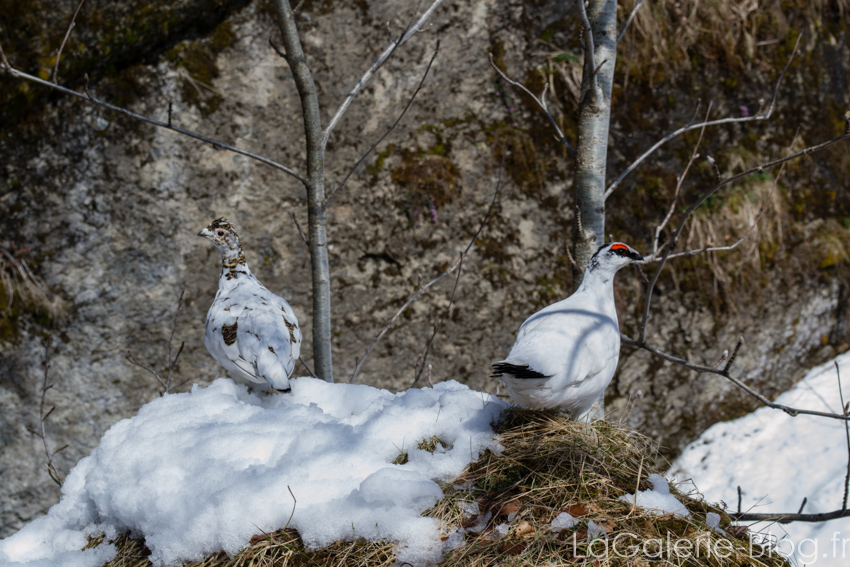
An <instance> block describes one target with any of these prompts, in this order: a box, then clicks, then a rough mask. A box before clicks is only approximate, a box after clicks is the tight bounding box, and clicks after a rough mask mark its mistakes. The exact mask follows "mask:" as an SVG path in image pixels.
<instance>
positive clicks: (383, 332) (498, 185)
mask: <svg viewBox="0 0 850 567" xmlns="http://www.w3.org/2000/svg"><path fill="white" fill-rule="evenodd" d="M503 166H504V161H503V162H502V164H500V166H499V177H498V180H497V182H496V191H495V193H493V200H492V201H491V202H490V208H489V209H487V214H486V215H484V219H483V220H482V221H481V224H480V225H479V226H478V230H476V231H475V234H474V235H473V236H472V240H470V241H469V245H467V247H466V249H465V250H464V251H463V252H462V253H461V254H460V256H459V257H458V259H457V261H456V262H455V263H454V264H452V266H451V267H450V268H449V269H448V270H446V271H445V272H443V273H442V274H440V275H439V276H437V277H436V278H434V279H432V280H431V281H430V282H428V283H426V284H425V285H423V286H421V287H420V288H419V289H417V290H416V292H415V293H414V294H413V295H411V296H410V297H409V298H408V300H407V301H406V302H405V303H404V305H402V306H401V309H399V310H398V311H396V314H395V315H393V317H392V319H390V320H389V321H388V322H387V324H386V325H384V328H383V329H381V332H380V333H378V336H377V337H375V340H374V341H372V344H371V345H369V348H368V349H366V353H365V354H364V355H363V358H361V359H359V360H358V361H357V363H356V365H355V366H354V372H352V373H351V378H350V379H349V380H348V383H349V384H352V383H354V379H355V378H357V374H358V373H359V372H360V368H362V367H363V363H364V362H365V361H366V359H367V358H368V357H369V354H370V353H371V352H372V350H374V348H375V345H377V344H378V342H379V341H380V340H381V339H382V338H383V337H384V335H386V334H387V331H389V330H390V328H391V327H392V326H393V323H395V321H396V319H398V318H399V316H400V315H401V314H402V313H404V311H405V310H406V309H407V308H408V307H409V306H410V304H411V303H413V302H414V301H415V300H416V298H417V297H419V296H420V295H421V294H422V292H424V291H425V290H426V289H428V288H429V287H431V286H432V285H434V284H435V283H437V282H438V281H440V280H441V279H443V278H444V277H446V276H447V275H449V274H451V273H452V272H454V271H455V270H456V269H457V268H458V267H459V266H460V264H461V262H462V261H463V258H464V256H466V255H467V254H468V253H469V251H470V249H472V247H473V246H474V245H475V241H476V240H477V239H478V235H480V234H481V231H482V229H483V228H484V225H486V224H487V221H488V220H490V217H491V216H492V215H493V209H494V207H495V206H496V199H497V198H498V197H499V191H500V190H501V187H502V170H503ZM455 285H457V282H455ZM452 296H454V292H452ZM420 357H421V355H420ZM418 363H419V361H418V360H417V366H416V367H417V368H418Z"/></svg>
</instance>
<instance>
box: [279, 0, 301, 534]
mask: <svg viewBox="0 0 850 567" xmlns="http://www.w3.org/2000/svg"><path fill="white" fill-rule="evenodd" d="M301 1H302V2H303V1H304V0H301ZM300 5H301V3H300V2H299V3H298V6H300ZM298 6H296V8H297V7H298ZM286 489H287V490H288V491H289V494H290V496H292V513H291V514H289V519H288V520H286V525H285V526H283V529H284V530H285V529H286V528H288V527H289V522H291V521H292V517H293V516H295V506H297V505H298V499H297V498H295V494H294V493H293V492H292V489H291V488H290V487H289V485H288V484H287V485H286Z"/></svg>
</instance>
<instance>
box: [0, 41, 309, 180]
mask: <svg viewBox="0 0 850 567" xmlns="http://www.w3.org/2000/svg"><path fill="white" fill-rule="evenodd" d="M0 56H2V58H3V64H4V65H5V66H6V71H7V72H8V73H10V74H11V75H12V76H13V77H15V78H19V79H24V80H27V81H30V82H33V83H38V84H39V85H43V86H46V87H50V88H51V89H54V90H57V91H59V92H61V93H65V94H67V95H71V96H74V97H77V98H81V99H83V100H87V101H89V102H91V103H93V104H96V105H97V106H102V107H103V108H107V109H109V110H112V111H114V112H117V113H119V114H123V115H125V116H129V117H130V118H133V119H135V120H139V121H141V122H147V123H148V124H153V125H154V126H159V127H160V128H165V129H166V130H171V131H172V132H177V133H178V134H183V135H184V136H188V137H190V138H194V139H196V140H200V141H202V142H205V143H207V144H212V146H213V147H214V148H216V149H218V150H227V151H230V152H233V153H236V154H239V155H243V156H245V157H248V158H251V159H253V160H256V161H259V162H260V163H264V164H266V165H268V166H271V167H273V168H275V169H279V170H280V171H283V172H284V173H288V174H289V175H291V176H292V177H294V178H295V179H298V180H299V181H301V182H302V183H306V182H307V178H306V177H304V176H303V175H301V174H300V173H298V172H297V171H295V170H293V169H291V168H289V167H286V166H285V165H283V164H280V163H277V162H276V161H273V160H270V159H268V158H265V157H263V156H261V155H257V154H255V153H252V152H249V151H247V150H243V149H240V148H237V147H235V146H231V145H229V144H225V143H224V142H220V141H218V140H215V139H213V138H208V137H207V136H203V135H201V134H197V133H195V132H192V131H191V130H186V129H185V128H180V127H179V126H174V125H172V124H169V123H168V122H162V121H160V120H156V119H154V118H148V117H147V116H144V115H142V114H138V113H136V112H133V111H131V110H127V109H126V108H122V107H120V106H115V105H114V104H110V103H108V102H106V101H103V100H100V99H98V98H96V97H95V96H93V95H92V94H91V93H90V92H89V90H88V76H86V92H85V93H80V92H77V91H75V90H72V89H69V88H66V87H63V86H61V85H57V84H54V83H51V82H50V81H45V80H44V79H41V78H39V77H35V76H33V75H30V74H28V73H24V72H23V71H19V70H18V69H15V68H14V67H12V66H11V65H10V64H9V62H8V60H6V56H5V54H3V53H2V47H0Z"/></svg>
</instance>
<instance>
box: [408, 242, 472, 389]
mask: <svg viewBox="0 0 850 567" xmlns="http://www.w3.org/2000/svg"><path fill="white" fill-rule="evenodd" d="M459 256H460V257H459V258H458V260H457V277H456V278H455V285H454V287H453V288H452V295H451V297H450V298H449V305H448V307H446V312H445V313H443V316H442V317H440V320H439V321H437V322H436V323H435V324H434V332H433V333H431V338H430V339H428V346H427V347H425V353H424V354H423V355H422V365H421V366H419V367H418V369H417V370H416V374H415V375H414V378H413V384H411V385H410V387H411V388H412V387H413V386H415V385H416V383H417V382H419V378H420V377H421V376H422V372H423V371H424V370H425V365H426V364H427V363H428V354H429V353H430V352H431V345H433V344H434V338H435V337H436V336H437V333H438V332H439V330H440V326H442V324H443V322H444V321H445V320H446V317H448V316H449V313H450V312H451V310H452V305H454V302H455V293H456V292H457V284H458V282H459V281H460V275H461V274H462V273H463V252H461V253H460V255H459ZM428 368H429V372H430V368H431V365H430V364H428ZM428 380H429V382H430V376H429V379H428Z"/></svg>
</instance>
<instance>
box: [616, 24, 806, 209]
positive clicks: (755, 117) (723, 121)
mask: <svg viewBox="0 0 850 567" xmlns="http://www.w3.org/2000/svg"><path fill="white" fill-rule="evenodd" d="M802 37H803V36H802V34H801V35H799V36H798V37H797V43H795V44H794V50H793V51H792V52H791V56H790V57H789V58H788V62H787V63H786V64H785V67H784V68H783V69H782V72H781V73H779V78H778V79H777V80H776V86H775V87H774V88H773V98H772V99H771V101H770V106H768V108H767V112H765V113H764V114H755V115H753V116H741V117H739V118H722V119H720V120H712V121H711V122H703V123H700V124H690V125H688V126H684V127H682V128H679V129H678V130H676V131H674V132H671V133H670V134H668V135H667V136H665V137H664V138H662V139H661V140H659V141H658V142H656V143H655V144H654V145H653V146H652V147H651V148H649V149H648V150H647V151H645V152H644V153H643V154H642V155H641V156H640V157H638V158H637V159H636V160H635V161H634V162H632V164H631V165H630V166H629V167H627V168H626V169H625V171H623V173H621V174H620V175H619V176H618V177H617V179H615V180H614V181H613V183H611V185H609V186H608V189H606V190H605V198H606V199H607V198H608V197H609V196H610V195H611V193H613V192H614V190H615V189H616V188H617V187H618V186H619V185H620V183H621V182H622V181H623V179H625V178H626V176H627V175H628V174H630V173H631V172H632V171H634V170H635V169H637V167H638V166H639V165H640V164H641V163H643V161H644V160H646V158H648V157H649V156H651V155H652V154H653V153H654V152H655V151H656V150H657V149H658V148H660V147H661V146H663V145H664V144H666V143H667V142H669V141H670V140H672V139H673V138H675V137H677V136H680V135H681V134H684V133H685V132H690V131H691V130H696V129H697V128H704V127H706V126H717V125H720V124H732V123H736V122H749V121H752V120H767V119H769V118H770V117H771V115H772V114H773V109H774V107H775V105H776V97H777V96H778V95H779V87H780V85H782V79H783V77H785V73H786V72H787V71H788V67H789V66H790V65H791V61H793V60H794V57H795V56H796V55H797V48H798V46H799V45H800V38H802Z"/></svg>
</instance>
